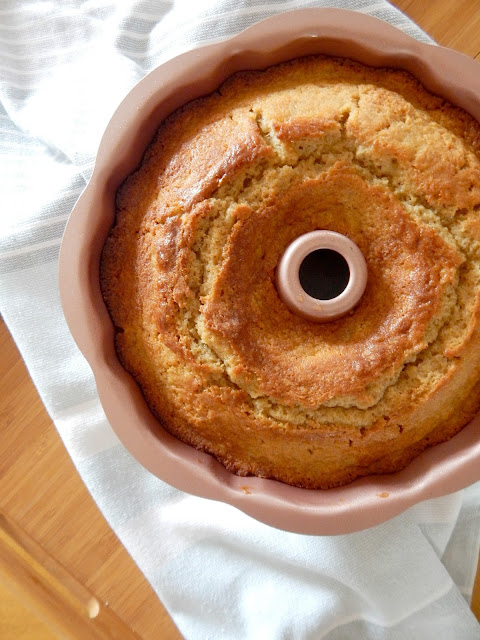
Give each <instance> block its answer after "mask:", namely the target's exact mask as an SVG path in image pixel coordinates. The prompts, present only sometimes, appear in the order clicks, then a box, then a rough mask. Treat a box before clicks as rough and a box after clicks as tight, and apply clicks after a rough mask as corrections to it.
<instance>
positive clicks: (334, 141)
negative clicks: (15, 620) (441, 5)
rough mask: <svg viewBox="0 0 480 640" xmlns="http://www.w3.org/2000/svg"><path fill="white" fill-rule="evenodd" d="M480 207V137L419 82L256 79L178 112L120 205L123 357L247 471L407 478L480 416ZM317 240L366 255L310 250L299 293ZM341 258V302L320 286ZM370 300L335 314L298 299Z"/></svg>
mask: <svg viewBox="0 0 480 640" xmlns="http://www.w3.org/2000/svg"><path fill="white" fill-rule="evenodd" d="M479 216H480V126H479V125H478V123H477V122H476V121H475V120H473V118H472V117H471V116H470V115H468V114H467V113H466V112H465V111H462V110H461V109H459V108H456V107H454V106H452V105H450V104H448V103H446V101H445V100H443V99H442V98H440V97H438V96H435V95H433V94H431V93H429V92H428V91H427V90H426V89H425V88H424V87H422V85H421V84H420V83H419V82H418V81H417V80H416V79H415V78H413V77H412V76H411V75H409V74H408V73H407V72H404V71H399V70H393V69H375V68H371V67H366V66H363V65H361V64H359V63H356V62H353V61H350V60H346V59H340V58H334V57H326V56H311V57H305V58H299V59H296V60H292V61H290V62H287V63H282V64H279V65H276V66H274V67H271V68H268V69H266V70H262V71H247V72H241V73H237V74H235V75H234V76H232V77H231V78H230V79H228V80H227V81H226V82H225V83H224V84H223V85H222V86H221V87H220V88H219V89H218V91H216V92H215V93H213V94H211V95H209V96H206V97H204V98H200V99H197V100H195V101H194V102H192V103H189V104H187V105H186V106H185V107H183V108H181V109H179V110H178V111H176V112H175V113H173V114H172V115H171V116H169V117H168V118H167V119H166V120H165V121H164V123H163V124H162V125H161V126H160V129H159V131H158V133H157V135H156V137H155V139H154V140H153V142H152V143H151V145H150V147H149V149H148V150H147V152H146V154H145V157H144V159H143V162H142V164H141V166H140V167H139V168H138V170H137V171H135V172H134V173H133V174H132V175H131V176H130V177H129V178H128V179H127V180H126V181H125V183H124V184H123V185H122V187H121V188H120V190H119V192H118V195H117V209H116V219H115V224H114V226H113V228H112V230H111V232H110V235H109V237H108V239H107V242H106V244H105V247H104V250H103V255H102V264H101V287H102V292H103V296H104V299H105V302H106V304H107V307H108V310H109V312H110V315H111V318H112V321H113V323H114V325H115V327H116V348H117V352H118V355H119V358H120V360H121V362H122V363H123V365H124V367H125V368H126V369H127V370H128V371H129V372H130V373H131V374H132V375H133V377H134V378H135V380H136V381H137V382H138V384H139V385H140V387H141V389H142V392H143V394H144V396H145V399H146V401H147V403H148V405H149V407H150V409H151V411H152V412H153V413H154V414H155V416H156V417H157V418H158V420H159V421H160V423H161V424H162V425H163V426H164V427H165V429H167V430H168V431H169V432H170V433H172V434H173V435H175V436H176V437H177V438H179V439H180V440H182V441H184V442H186V443H188V444H190V445H192V446H193V447H196V448H197V449H201V450H203V451H206V452H208V453H210V454H212V455H213V456H215V457H216V458H217V459H218V460H219V461H220V462H221V463H222V464H223V465H224V466H225V467H226V468H227V469H229V470H230V471H232V472H234V473H236V474H239V475H256V476H259V477H264V478H274V479H276V480H279V481H282V482H285V483H288V484H291V485H295V486H299V487H306V488H312V489H313V488H316V489H318V488H330V487H334V486H339V485H343V484H346V483H348V482H350V481H352V480H354V479H355V478H358V477H361V476H365V475H371V474H377V473H390V472H393V471H397V470H400V469H402V468H404V467H405V466H406V465H407V464H408V463H409V462H410V461H411V460H412V459H413V458H415V457H416V456H417V455H418V454H419V453H421V452H422V451H423V450H424V449H426V448H427V447H429V446H433V445H436V444H438V443H440V442H443V441H445V440H447V439H449V438H451V437H452V436H453V435H454V434H456V433H457V432H458V431H459V430H460V429H462V427H463V426H464V425H466V424H467V423H468V421H469V420H470V419H471V418H472V417H473V416H474V415H475V413H476V412H477V411H478V409H479V407H480V327H479V318H480V218H479ZM319 231H320V232H322V233H325V232H327V237H330V238H333V237H335V238H337V239H338V237H342V238H344V239H345V241H346V245H342V247H343V248H342V250H340V251H337V249H338V246H337V249H335V247H333V248H332V247H331V246H330V245H328V246H324V245H321V246H320V249H318V246H317V248H316V249H314V250H313V251H312V250H309V251H307V254H306V255H303V256H302V255H301V254H298V255H300V259H299V261H297V263H296V266H295V268H294V269H293V273H296V281H295V287H297V288H296V289H295V287H294V293H293V297H292V295H290V294H292V290H291V287H290V290H289V287H288V286H287V287H286V289H287V290H285V287H283V285H282V282H284V279H283V278H282V275H281V274H282V272H283V271H282V264H283V265H285V264H287V267H288V255H289V253H288V248H289V247H295V241H297V239H298V238H304V237H312V236H310V235H309V234H311V233H312V232H313V233H317V232H319ZM342 242H343V240H342ZM292 243H293V244H292ZM347 245H348V247H350V248H352V247H354V248H355V249H354V250H353V252H354V254H355V255H356V256H357V258H358V261H357V262H355V263H349V257H348V256H349V255H350V254H348V251H347V249H346V248H345V247H346V246H347ZM316 250H320V251H322V250H326V251H332V250H333V251H336V253H337V256H336V257H335V256H332V255H330V254H329V255H328V256H326V255H325V254H322V255H320V256H319V255H318V254H316V255H314V254H315V251H316ZM356 251H358V253H356ZM294 253H295V252H294ZM285 255H287V259H286V262H282V260H283V259H282V256H285ZM298 255H297V258H298ZM309 256H313V257H309ZM342 256H343V257H342ZM307 258H308V259H307ZM332 260H333V261H334V262H335V261H336V264H337V267H335V269H336V274H337V279H340V280H341V279H342V277H343V285H342V284H341V282H340V284H339V283H338V282H337V283H336V284H335V283H334V287H333V293H332V291H330V292H329V291H328V290H327V291H326V290H325V288H323V289H322V286H323V285H322V286H320V285H319V283H318V281H317V283H316V284H315V283H313V284H312V282H311V279H310V281H309V277H308V272H309V269H310V271H311V266H312V264H314V266H315V264H316V267H315V268H316V269H320V268H323V267H325V261H327V262H328V261H330V262H332ZM342 260H343V261H344V262H346V263H347V269H345V265H344V264H343V263H342ZM305 261H306V262H305ZM322 261H323V262H322ZM304 263H305V264H304ZM320 263H322V264H323V267H322V265H321V264H320ZM342 264H343V266H342ZM302 265H303V267H302ZM358 265H363V266H361V267H359V266H358ZM287 272H288V268H287ZM342 273H343V276H342ZM279 274H280V275H279ZM362 274H363V275H362ZM357 276H358V277H359V278H360V280H359V282H358V281H357V280H356V278H357ZM299 286H300V287H301V290H300V289H298V287H299ZM342 286H344V289H343V290H342V289H341V287H342ZM316 287H320V289H318V290H317V289H316ZM349 287H350V288H349ZM352 288H353V289H354V290H355V296H354V297H353V298H352V299H350V300H349V301H348V305H347V307H346V308H343V307H342V309H338V308H337V310H336V312H335V313H333V314H332V315H331V316H330V317H328V318H326V317H321V318H319V317H318V316H316V317H314V318H313V319H312V315H311V313H310V312H309V311H308V310H307V312H306V311H305V308H304V307H302V306H301V305H300V306H299V305H298V304H297V303H298V298H299V297H301V296H304V299H307V298H306V296H308V298H309V299H310V298H311V300H309V302H311V303H312V305H311V306H312V308H317V310H319V309H320V310H322V307H323V308H333V309H334V310H335V306H337V307H338V305H339V302H342V300H344V299H345V298H348V296H349V295H350V291H351V290H352ZM289 295H290V297H289ZM329 296H331V297H329ZM342 296H343V298H342ZM296 304H297V306H296ZM337 312H339V313H337ZM309 314H310V315H309ZM317 320H321V322H318V321H317ZM325 320H328V321H325Z"/></svg>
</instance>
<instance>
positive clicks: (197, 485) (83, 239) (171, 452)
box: [60, 9, 480, 534]
mask: <svg viewBox="0 0 480 640" xmlns="http://www.w3.org/2000/svg"><path fill="white" fill-rule="evenodd" d="M313 53H325V54H330V55H335V56H343V57H350V58H353V59H354V60H358V61H359V62H362V63H364V64H367V65H372V66H388V67H396V68H402V69H406V70H408V71H410V72H411V73H412V74H414V75H415V76H416V77H417V78H418V79H419V80H420V81H421V82H422V83H423V84H424V85H425V86H426V87H427V88H428V89H429V90H430V91H432V92H434V93H437V94H440V95H442V96H443V97H445V98H446V99H448V100H449V101H451V102H452V103H454V104H456V105H458V106H460V107H463V108H464V109H465V110H466V111H468V112H470V113H471V114H472V115H473V116H474V117H475V118H476V119H477V120H480V66H479V65H478V63H476V62H475V61H474V60H471V59H470V58H468V57H466V56H464V55H462V54H460V53H457V52H455V51H451V50H448V49H445V48H442V47H437V46H432V45H426V44H423V43H420V42H418V41H416V40H414V39H412V38H410V37H409V36H407V35H405V34H404V33H403V32H401V31H399V30H397V29H395V28H394V27H392V26H390V25H389V24H387V23H384V22H381V21H380V20H377V19H375V18H372V17H370V16H367V15H363V14H360V13H355V12H351V11H346V10H338V9H306V10H300V11H294V12H290V13H284V14H281V15H278V16H275V17H273V18H269V19H267V20H264V21H263V22H260V23H258V24H256V25H254V26H252V27H250V28H249V29H247V30H246V31H244V32H242V33H241V34H240V35H238V36H236V37H234V38H231V39H230V40H227V41H225V42H221V43H219V44H213V45H208V46H205V47H202V48H199V49H196V50H193V51H190V52H188V53H185V54H183V55H180V56H178V57H177V58H174V59H173V60H170V61H169V62H166V63H165V64H163V65H162V66H160V67H158V68H157V69H155V70H154V71H152V72H151V73H150V74H149V75H147V76H146V77H145V78H144V79H143V80H142V81H141V82H140V83H139V84H138V85H137V86H136V87H135V88H134V89H133V90H132V91H131V92H130V93H129V94H128V95H127V97H126V98H125V99H124V100H123V102H122V103H121V105H120V106H119V107H118V109H117V111H116V112H115V114H114V116H113V118H112V119H111V121H110V123H109V125H108V127H107V130H106V131H105V134H104V136H103V139H102V141H101V145H100V149H99V151H98V156H97V161H96V165H95V170H94V173H93V176H92V178H91V180H90V182H89V184H88V186H87V188H86V189H85V191H84V192H83V194H82V196H81V197H80V199H79V201H78V203H77V205H76V206H75V208H74V210H73V212H72V214H71V216H70V219H69V221H68V224H67V228H66V231H65V236H64V239H63V243H62V248H61V254H60V291H61V296H62V303H63V308H64V312H65V316H66V319H67V322H68V324H69V327H70V330H71V332H72V334H73V337H74V339H75V340H76V342H77V344H78V346H79V347H80V349H81V351H82V352H83V354H84V355H85V357H86V358H87V360H88V361H89V363H90V365H91V367H92V369H93V373H94V375H95V378H96V382H97V387H98V392H99V395H100V399H101V402H102V404H103V407H104V409H105V413H106V415H107V417H108V420H109V421H110V423H111V425H112V427H113V429H114V430H115V432H116V433H117V435H118V437H119V438H120V440H121V441H122V442H123V444H124V445H125V447H126V448H127V449H128V450H129V451H130V452H131V453H132V455H134V456H135V458H137V460H138V461H139V462H140V463H141V464H142V465H144V466H145V467H146V468H147V469H149V470H150V471H151V472H152V473H154V474H155V475H157V476H158V477H159V478H161V479H162V480H164V481H165V482H168V483H169V484H171V485H173V486H174V487H177V488H178V489H181V490H183V491H186V492H188V493H192V494H195V495H198V496H202V497H205V498H212V499H214V500H222V501H224V502H226V503H229V504H231V505H234V506H235V507H238V508H239V509H242V510H243V511H244V512H245V513H247V514H249V515H250V516H252V517H254V518H256V519H258V520H260V521H262V522H265V523H267V524H269V525H272V526H275V527H279V528H281V529H285V530H288V531H295V532H300V533H307V534H340V533H348V532H353V531H357V530H360V529H365V528H367V527H370V526H372V525H376V524H379V523H381V522H384V521H386V520H388V519H389V518H392V517H393V516H395V515H397V514H399V513H401V512H402V511H404V510H405V509H407V508H408V507H410V506H411V505H413V504H415V503H417V502H420V501H422V500H426V499H427V498H433V497H437V496H441V495H445V494H447V493H451V492H453V491H457V490H459V489H461V488H463V487H466V486H468V485H469V484H471V483H473V482H475V481H477V480H480V415H479V416H477V418H475V419H474V420H473V422H471V423H470V424H469V425H468V426H467V427H466V428H464V429H463V430H462V431H461V432H460V433H459V434H458V435H456V436H455V437H454V438H453V439H452V440H450V441H449V442H447V443H445V444H441V445H437V446H436V447H433V448H431V449H429V450H427V451H425V452H424V453H423V454H422V455H420V456H419V457H418V458H417V459H415V460H414V461H413V462H412V463H411V464H410V465H409V466H408V467H407V468H406V469H404V470H403V471H401V472H399V473H395V474H392V475H386V476H374V477H368V478H364V479H360V480H356V481H355V482H352V483H351V484H349V485H347V486H344V487H341V488H338V489H330V490H328V491H321V490H318V491H312V490H307V489H299V488H295V487H291V486H287V485H285V484H282V483H280V482H277V481H275V480H265V479H260V478H255V477H247V478H244V477H243V478H242V477H238V476H235V475H233V474H231V473H229V472H228V471H226V470H225V469H224V467H223V466H222V465H220V464H219V463H218V462H217V461H216V460H215V459H214V458H213V457H211V456H210V455H207V454H204V453H201V452H199V451H196V450H195V449H193V448H192V447H190V446H188V445H186V444H183V443H182V442H180V441H179V440H177V439H175V438H174V437H172V436H171V435H169V434H168V433H167V432H166V431H165V430H164V429H163V428H162V427H161V425H160V424H159V423H158V421H157V420H156V419H155V418H154V417H153V415H152V414H151V413H150V411H149V410H148V408H147V405H146V403H145V401H144V399H143V396H142V394H141V392H140V390H139V388H138V387H137V385H136V383H135V382H134V381H133V379H132V378H131V377H130V375H129V374H127V373H126V371H125V370H124V369H123V368H122V366H121V365H120V363H119V361H118V359H117V356H116V354H115V349H114V342H113V337H114V334H113V326H112V323H111V321H110V318H109V315H108V313H107V310H106V308H105V305H104V303H103V299H102V296H101V294H100V286H99V260H100V253H101V250H102V246H103V244H104V241H105V238H106V236H107V233H108V230H109V228H110V226H111V225H112V222H113V217H114V196H115V191H116V190H117V188H118V186H119V184H120V183H121V182H122V181H123V180H124V178H125V177H126V176H127V175H128V174H129V173H131V172H132V171H133V170H134V169H135V167H136V166H137V165H138V164H139V161H140V159H141V157H142V154H143V152H144V150H145V148H146V146H147V145H148V143H149V142H150V140H151V138H152V137H153V135H154V133H155V130H156V128H157V126H158V125H159V123H160V122H161V120H162V119H163V118H164V117H165V116H166V115H167V114H169V113H170V112H171V111H173V110H174V109H175V108H177V107H179V106H181V105H182V104H184V103H186V102H187V101H189V100H191V99H193V98H196V97H198V96H200V95H204V94H206V93H209V92H211V91H212V90H214V89H215V88H216V87H217V86H218V85H219V84H220V83H221V82H222V81H223V80H225V79H226V78H227V77H228V76H229V75H231V74H232V73H234V72H236V71H238V70H241V69H256V68H263V67H266V66H269V65H272V64H275V63H278V62H281V61H284V60H287V59H290V58H294V57H298V56H301V55H306V54H313Z"/></svg>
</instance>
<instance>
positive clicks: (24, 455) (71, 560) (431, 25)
mask: <svg viewBox="0 0 480 640" xmlns="http://www.w3.org/2000/svg"><path fill="white" fill-rule="evenodd" d="M393 4H395V5H396V6H397V7H398V8H399V9H401V10H402V11H404V12H405V13H406V14H407V15H409V16H410V17H411V18H412V19H413V20H414V21H415V22H417V23H418V24H419V25H420V26H421V27H422V28H423V29H424V30H425V31H426V32H427V33H429V35H431V36H432V37H433V38H434V39H435V40H436V41H437V42H438V43H439V44H442V45H444V46H448V47H451V48H453V49H457V50H459V51H462V52H463V53H465V54H467V55H469V56H471V57H474V58H475V57H476V58H478V59H479V60H480V2H478V1H477V0H432V1H431V2H425V1H422V0H397V1H396V2H394V3H393ZM479 72H480V67H479ZM0 353H1V358H0V512H1V513H0V530H3V531H8V532H9V533H8V536H7V537H6V538H5V537H4V538H2V536H1V535H0V551H1V549H2V544H4V547H5V545H7V546H8V545H10V547H11V548H12V549H13V548H14V547H13V546H12V545H14V544H17V545H18V544H20V543H19V541H22V544H23V545H24V547H26V548H27V550H28V553H30V554H31V555H32V557H36V558H37V560H38V557H41V558H43V560H42V561H41V564H42V562H43V563H46V564H47V566H48V567H50V568H52V567H57V569H55V571H56V572H57V573H55V572H54V573H55V575H56V576H57V577H56V578H55V579H58V576H59V575H60V576H63V578H62V579H61V580H64V581H65V583H66V584H68V585H73V584H78V585H80V586H79V587H78V589H79V591H75V589H76V588H77V587H75V589H74V591H75V593H78V594H82V593H83V592H82V591H81V589H84V591H85V594H90V595H91V597H92V598H93V600H92V602H93V601H95V602H97V603H98V611H99V612H103V613H102V615H103V618H102V624H104V627H103V628H104V630H105V629H108V628H111V629H112V631H111V636H109V635H108V631H107V632H106V633H107V635H106V636H98V637H112V638H117V637H118V638H120V637H122V638H125V640H127V638H129V637H132V638H141V639H142V640H158V639H162V640H181V636H180V634H179V632H178V630H177V629H176V627H175V625H174V624H173V622H172V621H171V619H170V617H169V616H168V614H167V612H166V611H165V609H164V608H163V606H162V604H161V602H160V601H159V599H158V598H157V596H156V595H155V593H154V592H153V590H152V589H151V587H150V586H149V584H148V583H147V581H146V580H145V578H144V577H143V575H142V574H141V572H140V571H139V569H138V568H137V566H136V565H135V563H134V562H133V561H132V559H131V558H130V556H129V555H128V553H127V552H126V550H125V549H124V547H123V546H122V545H121V544H120V542H119V540H118V539H117V537H116V536H115V534H114V533H113V532H112V530H111V529H110V527H109V526H108V524H107V523H106V521H105V520H104V518H103V516H102V515H101V513H100V512H99V510H98V509H97V507H96V505H95V503H94V502H93V500H92V498H91V497H90V495H89V493H88V492H87V490H86V488H85V487H84V485H83V483H82V481H81V480H80V478H79V476H78V474H77V472H76V470H75V468H74V466H73V464H72V462H71V460H70V458H69V456H68V454H67V453H66V451H65V449H64V447H63V444H62V442H61V440H60V438H59V436H58V434H57V431H56V429H55V427H54V426H53V424H52V422H51V420H50V418H49V416H48V415H47V413H46V411H45V409H44V407H43V405H42V403H41V400H40V398H39V396H38V394H37V392H36V390H35V387H34V386H33V383H32V382H31V380H30V377H29V375H28V372H27V370H26V368H25V365H24V363H23V361H22V359H21V357H20V355H19V353H18V351H17V349H16V347H15V345H14V343H13V341H12V339H11V337H10V335H9V333H8V330H7V329H6V327H5V325H4V324H3V322H0ZM2 523H3V525H4V526H2ZM5 523H9V524H8V526H7V525H6V524H5ZM12 532H16V533H15V535H14V534H13V533H12ZM12 539H13V540H14V542H11V540H12ZM29 540H30V541H31V543H30V542H28V541H29ZM2 541H3V542H2ZM5 548H6V547H5ZM15 548H16V549H17V559H18V557H20V556H21V557H22V558H23V556H22V555H21V554H22V553H24V552H25V550H24V551H22V552H18V548H17V547H15ZM22 548H23V547H22ZM32 550H35V552H33V551H32ZM18 553H20V556H19V555H18ZM25 553H26V552H25ZM38 554H40V556H38ZM49 558H50V560H49ZM0 559H1V558H0ZM37 560H32V561H29V562H30V565H29V566H30V568H31V570H32V571H33V568H34V567H35V566H37V565H36V564H35V562H37ZM25 562H26V560H25ZM3 565H4V566H7V565H5V563H3ZM32 567H33V568H32ZM58 567H60V569H58ZM7 568H8V566H7ZM26 575H27V576H28V572H27V574H26ZM48 575H50V574H48ZM65 576H66V577H65ZM46 579H47V578H45V580H46ZM48 579H49V580H50V578H48ZM52 580H53V578H52ZM2 585H3V583H2V579H1V575H0V598H2V597H3V595H2V593H3V592H2V588H3V586H2ZM72 588H73V587H72ZM85 594H84V595H79V596H78V597H79V598H80V600H81V598H83V597H86V596H85ZM87 602H90V600H88V598H87ZM105 609H109V610H110V613H108V614H105ZM472 609H473V610H474V612H475V614H476V615H477V618H479V619H480V575H479V574H477V580H476V584H475V591H474V597H473V602H472ZM6 611H7V609H6V608H5V607H0V637H2V638H3V637H6V635H5V634H2V626H1V625H2V617H3V619H4V623H5V616H6V615H7V614H6V613H5V612H6ZM9 611H10V613H9V614H8V615H13V614H11V610H9ZM21 615H23V614H21ZM95 617H96V616H94V617H93V618H92V620H93V622H94V621H95ZM109 624H110V625H112V626H111V627H108V625H109ZM105 625H107V626H105ZM115 625H118V626H117V627H115ZM122 625H123V626H122ZM12 628H13V627H12ZM39 629H40V627H39ZM115 629H116V630H115ZM119 629H123V630H124V632H120V631H119ZM16 633H17V632H16ZM41 633H42V632H41V631H38V638H39V639H40V638H41V637H43V636H42V635H41ZM118 634H120V635H118ZM129 634H130V635H129ZM12 637H13V636H12ZM15 637H18V638H20V635H18V633H17V636H15ZM25 637H28V636H25ZM30 637H32V636H30ZM51 637H56V636H53V635H52V636H51ZM62 637H63V636H62ZM68 637H70V636H68ZM73 637H75V636H73ZM77 637H79V638H80V637H81V638H82V639H83V638H84V637H86V636H84V635H83V634H82V635H79V636H77ZM91 637H92V638H96V637H97V636H96V635H94V634H93V631H92V635H91Z"/></svg>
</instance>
